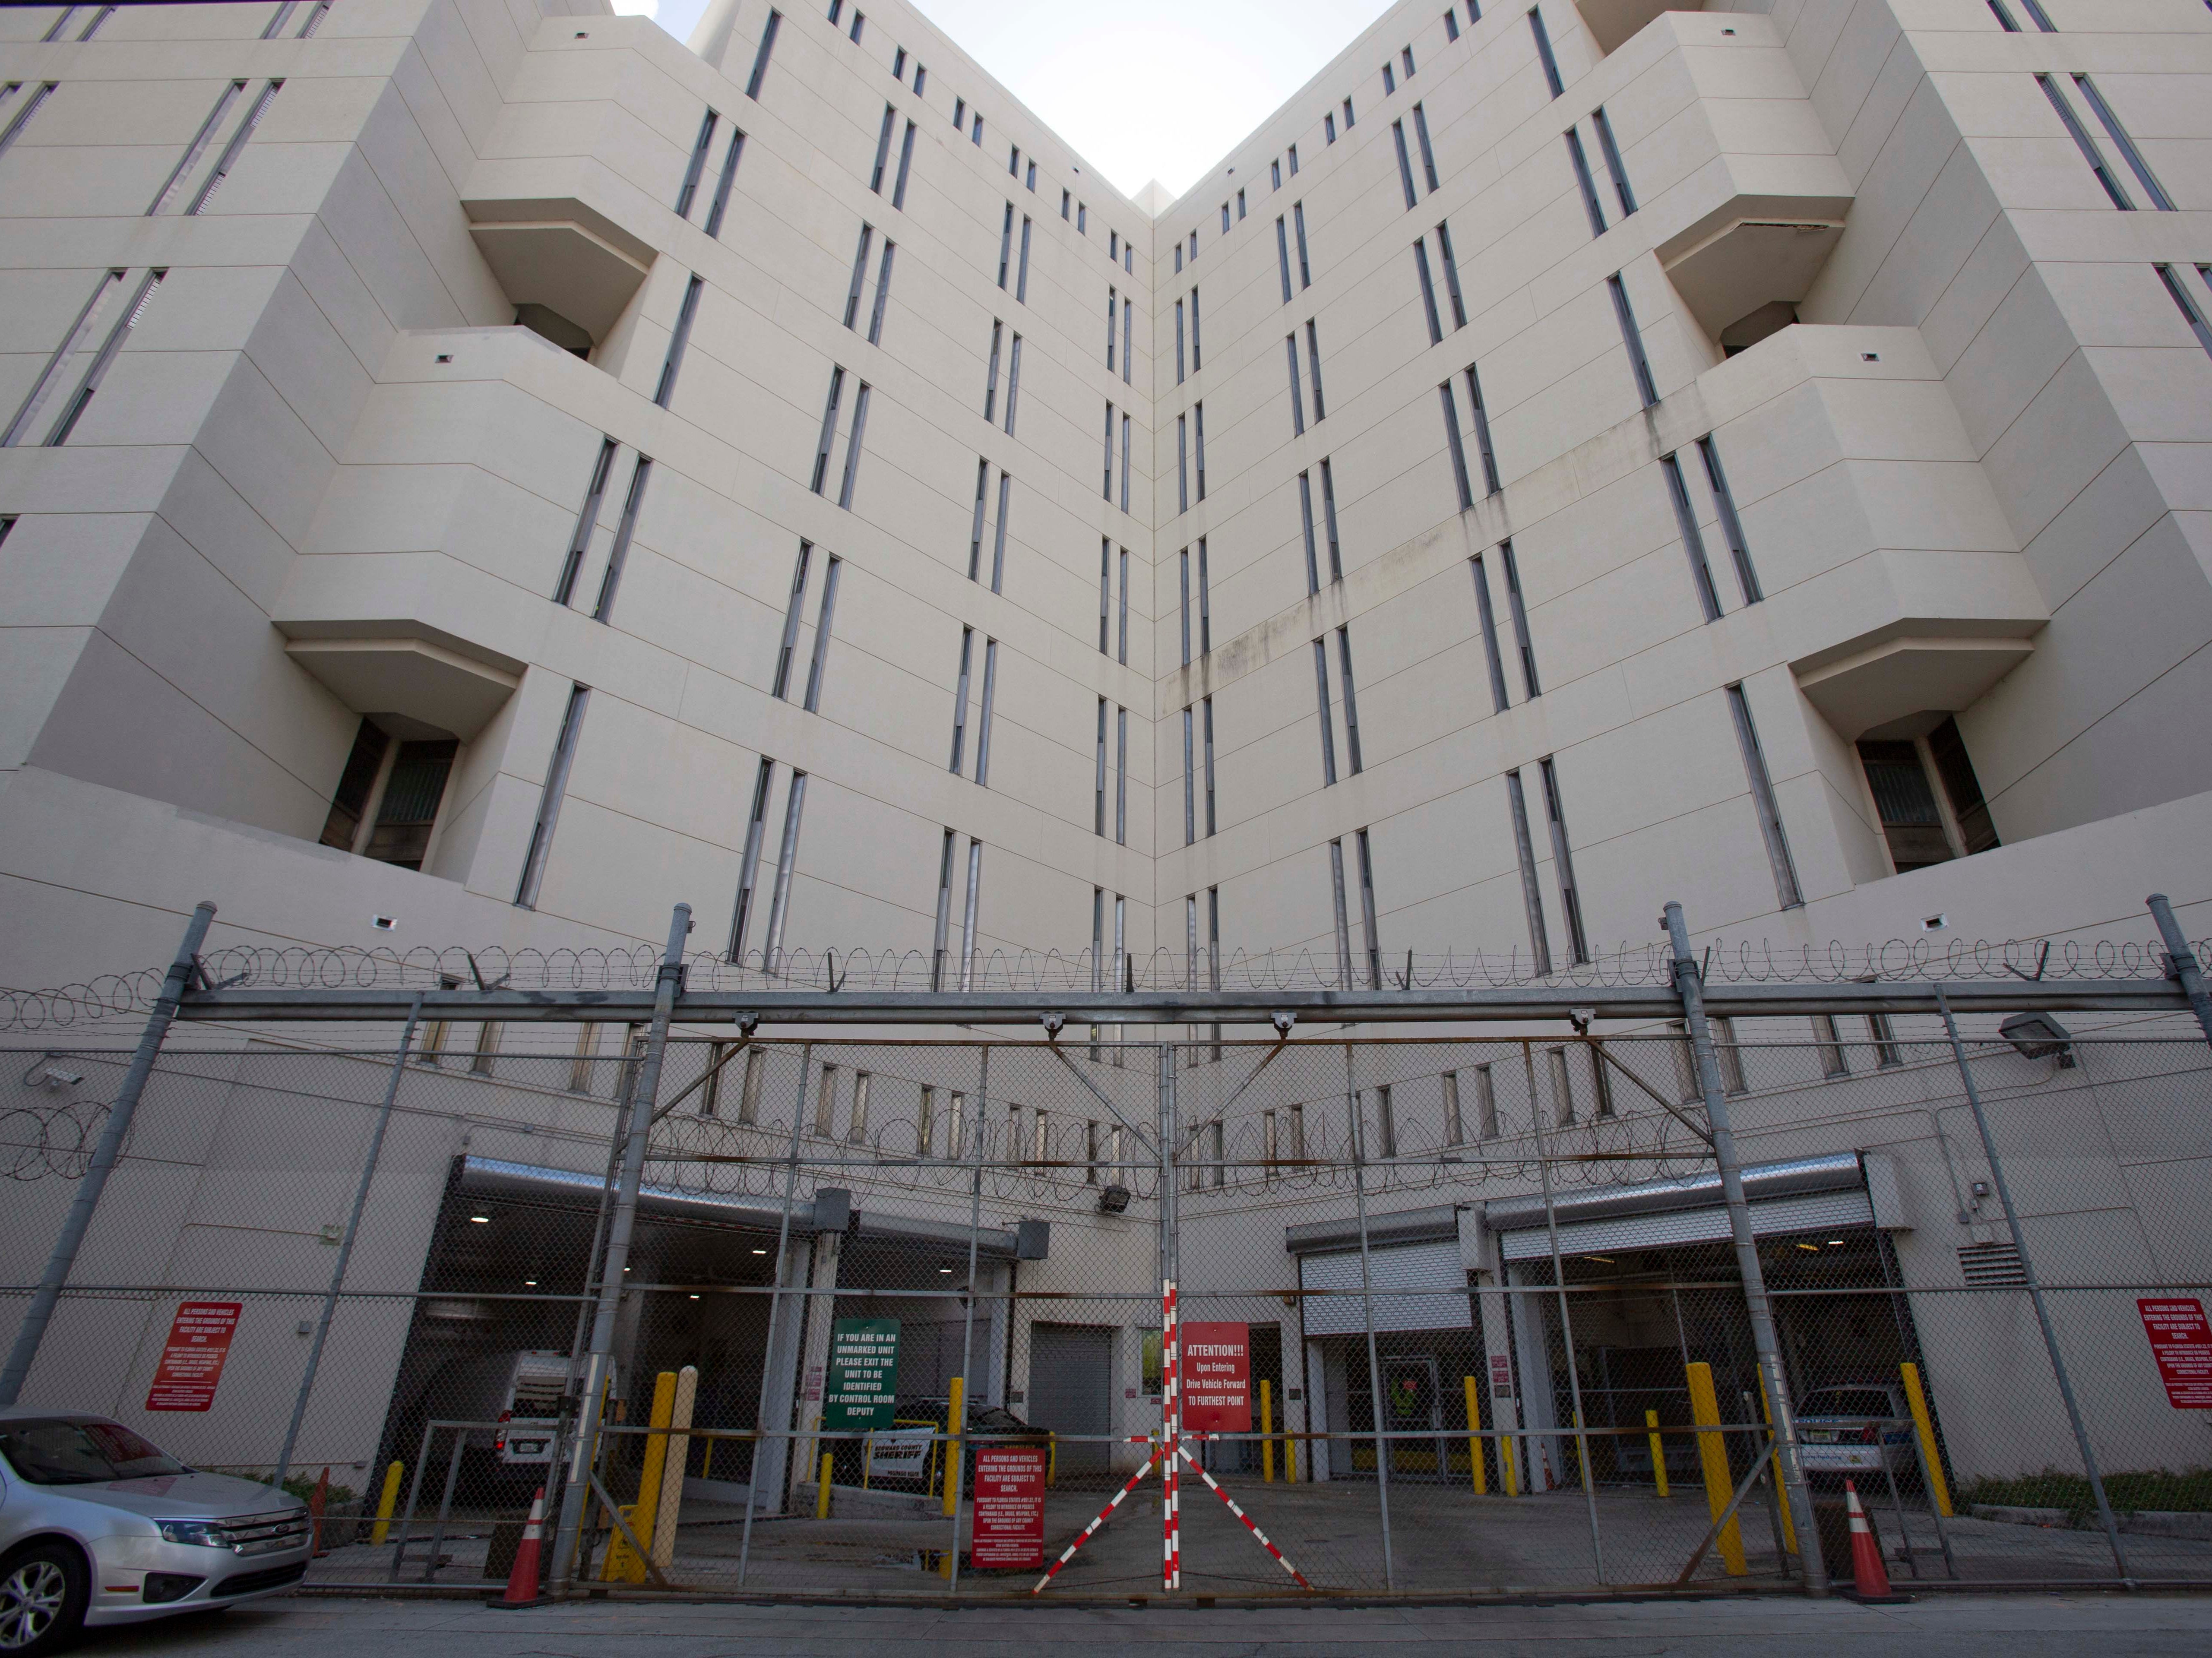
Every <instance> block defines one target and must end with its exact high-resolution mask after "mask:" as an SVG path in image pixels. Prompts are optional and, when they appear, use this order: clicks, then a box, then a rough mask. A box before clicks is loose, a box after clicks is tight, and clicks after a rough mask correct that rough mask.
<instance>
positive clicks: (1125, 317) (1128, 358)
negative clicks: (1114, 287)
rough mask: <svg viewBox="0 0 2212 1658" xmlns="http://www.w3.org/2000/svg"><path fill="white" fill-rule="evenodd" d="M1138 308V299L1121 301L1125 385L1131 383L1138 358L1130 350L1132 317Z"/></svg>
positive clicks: (1123, 380)
mask: <svg viewBox="0 0 2212 1658" xmlns="http://www.w3.org/2000/svg"><path fill="white" fill-rule="evenodd" d="M1136 308H1137V305H1136V301H1133V300H1128V299H1125V300H1123V301H1121V384H1122V385H1124V386H1127V385H1128V384H1129V374H1130V371H1131V369H1132V368H1133V367H1135V364H1136V359H1135V357H1134V356H1133V355H1131V353H1130V350H1129V338H1130V333H1131V327H1132V319H1133V316H1134V314H1135V312H1136Z"/></svg>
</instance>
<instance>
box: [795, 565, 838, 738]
mask: <svg viewBox="0 0 2212 1658" xmlns="http://www.w3.org/2000/svg"><path fill="white" fill-rule="evenodd" d="M843 568H845V561H844V560H843V559H842V558H839V557H838V556H836V554H835V553H832V554H831V555H830V556H829V566H828V568H825V569H824V570H823V572H822V608H821V610H819V611H818V612H817V614H816V616H815V618H814V653H813V655H812V656H811V657H810V658H808V659H807V663H806V699H805V701H804V702H802V703H801V704H800V705H799V706H800V707H802V708H805V710H806V712H807V713H809V714H818V713H820V712H821V710H822V683H823V680H824V679H825V678H827V677H829V629H830V625H831V623H834V622H835V621H836V615H837V575H838V573H839V572H840V571H841V570H842V569H843Z"/></svg>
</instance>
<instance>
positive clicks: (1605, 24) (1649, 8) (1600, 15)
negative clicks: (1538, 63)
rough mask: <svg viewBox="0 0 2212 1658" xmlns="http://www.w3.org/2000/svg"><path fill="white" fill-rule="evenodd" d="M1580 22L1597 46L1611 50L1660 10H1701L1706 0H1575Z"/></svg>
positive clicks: (1603, 50) (1602, 50)
mask: <svg viewBox="0 0 2212 1658" xmlns="http://www.w3.org/2000/svg"><path fill="white" fill-rule="evenodd" d="M1575 9H1577V11H1579V12H1581V13H1582V15H1583V27H1586V28H1588V29H1589V32H1590V33H1591V35H1592V36H1593V37H1595V39H1596V41H1597V49H1598V50H1599V51H1600V52H1613V50H1614V49H1615V48H1617V47H1619V46H1621V45H1622V44H1623V43H1624V42H1626V41H1628V40H1630V39H1634V38H1635V36H1636V35H1637V33H1638V32H1639V31H1641V30H1642V29H1643V28H1644V27H1645V25H1647V24H1649V23H1650V21H1651V20H1652V19H1653V18H1655V17H1656V16H1658V15H1660V14H1661V13H1662V12H1668V11H1703V10H1704V9H1705V0H1575Z"/></svg>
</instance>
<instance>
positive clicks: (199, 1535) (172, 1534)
mask: <svg viewBox="0 0 2212 1658" xmlns="http://www.w3.org/2000/svg"><path fill="white" fill-rule="evenodd" d="M154 1523H155V1525H156V1526H158V1527H161V1540H162V1541H163V1542H165V1543H197V1544H198V1545H199V1546H201V1547H202V1548H209V1549H227V1548H228V1547H229V1546H230V1540H229V1539H228V1537H226V1536H224V1535H223V1531H222V1521H217V1520H157V1521H155V1522H154Z"/></svg>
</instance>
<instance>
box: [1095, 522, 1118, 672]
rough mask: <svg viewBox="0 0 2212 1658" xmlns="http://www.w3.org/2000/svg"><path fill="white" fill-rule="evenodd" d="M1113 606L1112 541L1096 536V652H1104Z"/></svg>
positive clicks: (1100, 653) (1108, 538)
mask: <svg viewBox="0 0 2212 1658" xmlns="http://www.w3.org/2000/svg"><path fill="white" fill-rule="evenodd" d="M1113 608H1114V543H1113V541H1112V539H1111V538H1110V537H1106V536H1101V537H1098V653H1099V655H1101V656H1103V655H1105V654H1106V650H1107V637H1108V631H1109V622H1108V618H1109V616H1111V615H1112V613H1113Z"/></svg>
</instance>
